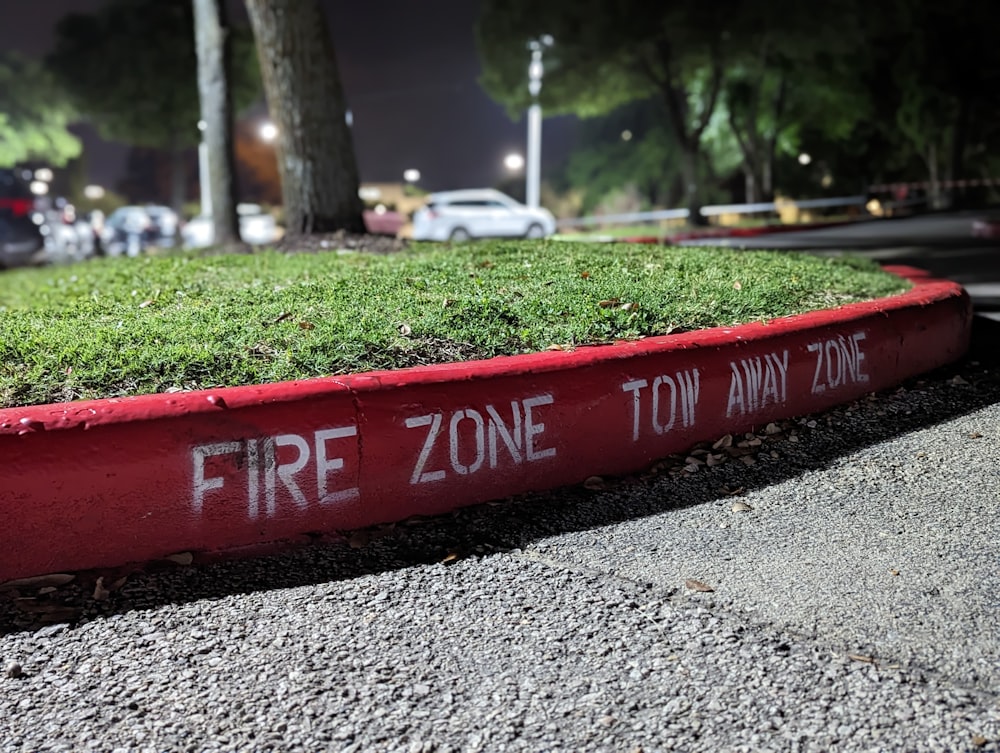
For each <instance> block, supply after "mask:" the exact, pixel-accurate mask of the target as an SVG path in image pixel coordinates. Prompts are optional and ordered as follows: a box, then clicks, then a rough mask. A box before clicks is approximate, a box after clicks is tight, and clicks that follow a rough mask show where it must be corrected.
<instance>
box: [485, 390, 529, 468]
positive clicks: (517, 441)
mask: <svg viewBox="0 0 1000 753" xmlns="http://www.w3.org/2000/svg"><path fill="white" fill-rule="evenodd" d="M510 412H511V416H512V420H511V423H512V424H513V427H512V429H508V428H507V424H506V423H504V420H503V419H502V418H500V416H499V414H498V413H497V411H496V408H494V407H493V406H492V405H487V406H486V413H487V414H488V415H489V432H488V436H489V447H490V468H496V467H497V437H498V436H499V437H500V439H501V440H503V443H504V445H505V446H506V447H507V452H509V453H510V457H511V460H513V461H514V462H515V463H520V462H521V406H520V404H519V403H518V402H517V401H516V400H511V401H510Z"/></svg>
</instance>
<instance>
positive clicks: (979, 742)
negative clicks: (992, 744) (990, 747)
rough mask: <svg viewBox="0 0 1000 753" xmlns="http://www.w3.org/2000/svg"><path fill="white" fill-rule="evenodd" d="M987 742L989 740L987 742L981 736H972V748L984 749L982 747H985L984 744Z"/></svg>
mask: <svg viewBox="0 0 1000 753" xmlns="http://www.w3.org/2000/svg"><path fill="white" fill-rule="evenodd" d="M988 742H989V740H987V739H986V738H985V737H983V736H982V735H973V736H972V744H973V745H974V746H976V747H977V748H984V747H986V743H988Z"/></svg>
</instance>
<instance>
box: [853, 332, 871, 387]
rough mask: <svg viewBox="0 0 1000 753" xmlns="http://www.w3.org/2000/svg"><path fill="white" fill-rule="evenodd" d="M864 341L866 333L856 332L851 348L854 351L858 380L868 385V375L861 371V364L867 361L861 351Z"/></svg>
mask: <svg viewBox="0 0 1000 753" xmlns="http://www.w3.org/2000/svg"><path fill="white" fill-rule="evenodd" d="M864 339H865V333H864V332H855V333H854V334H853V335H851V346H852V348H853V350H854V370H855V373H856V374H857V380H858V382H860V383H861V384H867V383H868V374H867V373H865V372H864V371H862V370H861V362H862V361H864V360H865V354H864V353H863V352H862V351H861V345H860V344H859V343H860V342H861V341H862V340H864Z"/></svg>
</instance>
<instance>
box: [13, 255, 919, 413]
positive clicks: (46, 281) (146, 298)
mask: <svg viewBox="0 0 1000 753" xmlns="http://www.w3.org/2000/svg"><path fill="white" fill-rule="evenodd" d="M906 287H907V285H906V284H905V283H902V282H901V281H899V280H898V279H896V278H894V277H891V276H889V275H886V274H884V273H882V272H881V271H879V270H878V268H877V267H876V266H875V265H874V264H872V263H869V262H864V261H861V260H857V259H844V258H841V259H820V258H816V257H811V256H806V255H798V254H790V253H771V252H766V253H765V252H752V253H751V252H738V251H729V250H724V249H694V248H678V249H665V248H660V247H653V246H637V245H593V244H583V243H567V242H541V243H528V242H521V241H517V242H496V243H475V244H469V245H466V246H461V247H453V248H447V247H444V248H441V247H432V246H422V247H421V246H417V247H413V248H411V249H410V250H408V251H405V252H403V253H400V254H396V255H391V256H376V255H370V254H345V255H341V254H337V253H323V254H305V253H304V254H282V253H277V252H262V253H257V254H252V255H231V256H221V255H217V256H196V255H193V254H187V255H176V256H169V257H146V258H138V259H122V258H117V259H100V260H95V261H92V262H89V263H86V264H80V265H75V266H72V267H50V268H44V269H26V270H17V271H9V272H5V273H2V274H0V406H15V405H30V404H40V403H49V402H61V401H66V400H71V399H76V398H95V397H111V396H118V395H125V394H141V393H151V392H163V391H166V390H168V389H178V388H179V389H197V388H208V387H216V386H222V385H238V384H255V383H261V382H272V381H280V380H288V379H298V378H305V377H313V376H321V375H331V374H344V373H350V372H359V371H366V370H371V369H388V368H401V367H405V366H413V365H417V364H424V363H435V362H442V361H445V362H446V361H456V360H470V359H477V358H489V357H492V356H496V355H503V354H517V353H526V352H531V351H539V350H544V349H546V348H548V347H550V346H553V345H561V346H565V347H570V346H574V345H582V344H592V343H603V342H611V341H614V340H617V339H626V340H627V339H635V338H639V337H643V336H648V335H662V334H668V333H670V332H676V331H678V330H689V329H697V328H704V327H711V326H716V325H732V324H736V323H741V322H748V321H753V320H766V319H771V318H774V317H778V316H783V315H787V314H792V313H797V312H802V311H807V310H810V309H816V308H828V307H831V306H835V305H839V304H843V303H848V302H851V301H857V300H863V299H867V298H872V297H880V296H884V295H888V294H892V293H896V292H899V291H901V290H904V289H905V288H906Z"/></svg>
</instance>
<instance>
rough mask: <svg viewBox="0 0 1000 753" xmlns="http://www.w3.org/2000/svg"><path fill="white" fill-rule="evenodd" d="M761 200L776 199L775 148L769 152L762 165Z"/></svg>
mask: <svg viewBox="0 0 1000 753" xmlns="http://www.w3.org/2000/svg"><path fill="white" fill-rule="evenodd" d="M760 200H761V201H773V200H774V149H771V150H770V151H769V152H768V154H767V156H766V157H765V158H764V164H763V166H762V167H761V176H760Z"/></svg>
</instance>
